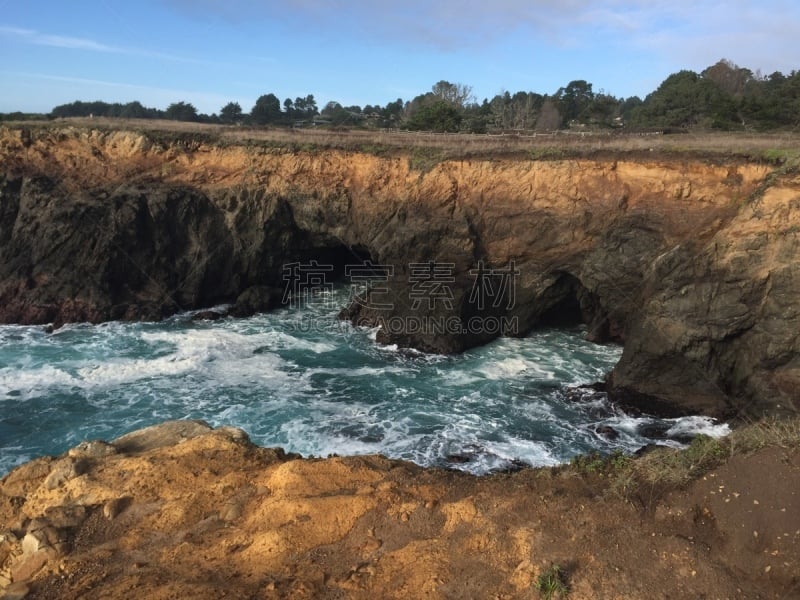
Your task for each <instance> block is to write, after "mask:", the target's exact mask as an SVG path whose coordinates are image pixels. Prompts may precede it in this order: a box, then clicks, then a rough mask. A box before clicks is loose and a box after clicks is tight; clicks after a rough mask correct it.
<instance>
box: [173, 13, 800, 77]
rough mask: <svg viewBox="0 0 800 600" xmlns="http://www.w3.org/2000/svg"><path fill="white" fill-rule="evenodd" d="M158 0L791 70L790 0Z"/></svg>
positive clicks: (334, 23)
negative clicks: (518, 34) (523, 36)
mask: <svg viewBox="0 0 800 600" xmlns="http://www.w3.org/2000/svg"><path fill="white" fill-rule="evenodd" d="M162 1H163V2H164V3H165V4H167V5H169V6H172V7H173V8H176V9H178V10H180V11H181V12H183V13H185V14H190V15H192V16H193V17H194V18H198V19H206V20H208V19H220V18H221V19H224V20H227V21H229V22H232V23H242V22H251V21H254V20H261V21H272V22H276V23H283V24H285V25H288V26H290V27H292V28H294V29H296V30H298V32H302V31H309V30H313V31H315V32H324V33H325V34H327V35H331V36H335V35H341V36H349V37H352V36H358V37H362V38H366V39H370V40H373V41H375V40H377V41H378V42H391V43H393V44H399V45H405V46H411V47H414V48H417V47H420V46H422V47H429V48H434V49H436V50H441V51H457V50H463V49H474V50H478V51H479V50H480V48H481V47H484V46H486V45H488V44H493V43H496V42H498V41H500V40H503V39H504V38H506V37H507V36H508V35H509V34H511V33H513V32H522V33H523V34H526V35H530V36H531V37H535V38H537V39H540V40H543V41H545V42H548V43H549V44H551V45H552V46H554V51H558V49H559V48H562V47H564V46H569V47H570V48H573V49H576V48H577V49H580V48H586V50H587V52H595V53H597V52H598V51H600V52H602V51H603V48H604V45H607V44H614V45H615V46H618V47H623V48H624V47H628V48H630V51H631V52H639V53H641V52H643V51H646V52H648V53H652V55H653V57H654V60H659V61H661V62H662V63H664V64H675V63H677V62H683V63H684V65H686V62H687V60H689V61H691V63H692V64H694V63H696V62H697V61H702V62H703V63H705V62H708V61H709V60H711V61H712V62H716V60H718V59H719V58H721V57H736V60H737V61H741V62H742V63H743V64H744V65H746V66H751V67H752V68H757V67H759V66H760V67H763V68H766V69H769V68H772V69H774V68H783V69H787V68H789V69H792V68H797V66H798V65H790V64H789V63H790V62H791V61H792V60H797V58H796V57H798V56H800V5H798V4H797V3H796V2H790V1H786V0H762V2H759V3H754V2H747V1H745V0H728V1H725V2H723V1H721V0H669V1H664V0H560V1H554V0H493V1H492V2H487V1H485V0H403V1H396V0H393V1H391V2H375V1H374V0H265V1H251V0H162ZM709 64H710V63H709ZM705 66H707V65H705Z"/></svg>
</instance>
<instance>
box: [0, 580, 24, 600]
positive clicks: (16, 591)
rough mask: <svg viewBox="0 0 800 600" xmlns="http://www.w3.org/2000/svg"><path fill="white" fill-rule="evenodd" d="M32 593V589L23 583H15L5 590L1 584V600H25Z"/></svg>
mask: <svg viewBox="0 0 800 600" xmlns="http://www.w3.org/2000/svg"><path fill="white" fill-rule="evenodd" d="M29 593H30V587H29V586H28V585H27V584H26V583H23V582H15V583H12V584H10V585H8V586H7V587H5V588H3V586H2V582H0V600H23V599H24V598H26V597H27V596H28V594H29Z"/></svg>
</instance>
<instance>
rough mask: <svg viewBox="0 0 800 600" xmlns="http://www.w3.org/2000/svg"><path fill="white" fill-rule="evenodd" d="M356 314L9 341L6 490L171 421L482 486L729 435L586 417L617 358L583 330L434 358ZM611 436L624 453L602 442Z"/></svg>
mask: <svg viewBox="0 0 800 600" xmlns="http://www.w3.org/2000/svg"><path fill="white" fill-rule="evenodd" d="M345 301H346V293H345V292H336V293H334V294H333V295H322V296H320V297H318V298H315V299H314V300H313V301H312V302H311V303H309V304H308V305H307V306H305V307H303V308H302V309H293V310H286V309H283V310H278V311H276V312H274V313H270V314H267V315H258V316H255V317H252V318H250V319H240V320H233V319H223V320H219V321H214V322H193V321H191V314H192V313H185V314H182V315H176V316H174V317H172V318H170V319H167V320H165V321H164V322H162V323H157V324H155V323H106V324H102V325H88V324H73V325H68V326H66V327H64V328H61V329H59V330H58V331H57V332H55V333H54V334H52V335H48V334H46V333H44V331H43V329H42V328H40V327H20V326H5V327H0V474H2V473H4V472H6V471H7V470H9V469H11V468H12V467H14V466H15V465H18V464H21V463H22V462H24V461H26V460H29V459H30V458H31V457H33V456H38V455H42V454H58V453H61V452H63V451H65V450H66V449H68V448H69V447H71V446H73V445H75V444H77V443H78V442H80V441H81V440H83V439H90V438H104V439H112V438H114V437H116V436H119V435H121V434H122V433H125V432H127V431H130V430H132V429H136V428H140V427H144V426H146V425H150V424H153V423H156V422H159V421H163V420H166V419H175V418H200V419H205V420H207V421H209V422H210V423H212V424H214V425H220V424H231V425H235V426H239V427H242V428H243V429H245V430H246V431H248V432H249V433H250V435H251V437H252V438H253V440H254V441H255V442H257V443H259V444H263V445H269V446H276V445H278V446H283V447H284V448H286V449H287V450H288V451H293V452H300V453H301V454H307V455H308V454H313V455H317V456H325V455H328V454H333V453H335V454H339V455H345V454H365V453H382V454H385V455H387V456H390V457H395V458H403V459H408V460H412V461H415V462H417V463H419V464H422V465H435V466H446V467H451V468H458V469H463V470H465V471H469V472H472V473H476V474H480V473H486V472H489V471H492V470H496V469H505V468H514V467H516V466H517V465H520V464H529V465H553V464H557V463H559V462H563V461H566V460H569V459H570V458H571V457H572V456H574V455H575V454H577V453H582V452H587V451H590V450H600V451H612V450H614V449H618V448H619V449H623V450H625V451H630V452H632V451H635V450H636V449H638V448H639V447H641V446H642V445H644V444H647V443H660V444H667V445H680V440H681V439H684V438H686V437H687V436H691V435H693V434H696V433H705V434H707V435H714V436H719V435H725V434H726V433H727V431H728V429H727V425H725V424H719V423H715V422H713V421H712V420H710V419H706V418H702V417H684V418H682V419H672V420H670V419H656V418H653V417H631V416H629V415H626V414H624V413H623V412H621V411H620V410H619V409H617V408H615V407H613V406H611V405H610V404H609V403H608V401H607V399H606V398H605V396H604V395H603V394H600V393H597V392H591V393H589V392H587V393H586V394H585V395H584V396H583V397H581V398H580V399H579V401H577V402H576V401H574V396H575V394H574V393H573V394H571V395H568V394H566V393H565V392H566V390H567V387H568V386H575V385H581V384H587V383H592V382H594V381H598V380H600V379H602V377H603V376H604V375H605V374H606V373H607V372H608V371H609V370H610V369H611V368H612V367H613V365H614V364H615V363H616V361H617V360H618V359H619V356H620V352H621V349H620V348H618V347H615V346H602V345H595V344H590V343H588V342H586V341H584V340H583V339H582V331H581V330H579V329H574V330H568V331H555V330H546V331H537V332H534V333H533V334H531V335H530V336H529V337H527V338H524V339H510V338H508V339H500V340H496V341H495V342H494V343H492V344H489V345H487V346H485V347H483V348H476V349H473V350H470V351H468V352H465V353H464V354H462V355H458V356H440V355H426V354H422V353H418V352H413V351H407V350H403V349H398V348H397V347H396V346H379V345H377V344H376V343H375V336H376V335H377V330H376V329H367V328H359V327H353V326H351V325H349V324H347V323H341V322H338V321H336V319H335V315H336V312H337V311H338V308H339V306H341V305H342V304H343V303H344V302H345ZM309 323H310V324H311V325H310V326H309ZM568 396H570V397H573V400H570V399H569V398H568ZM603 425H607V426H610V427H613V428H614V430H615V431H616V432H617V433H618V434H619V435H618V437H617V438H616V439H614V440H611V439H607V438H606V437H604V436H603V435H600V434H598V433H597V429H598V427H600V426H603ZM671 438H677V441H676V439H671Z"/></svg>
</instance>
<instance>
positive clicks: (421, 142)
mask: <svg viewBox="0 0 800 600" xmlns="http://www.w3.org/2000/svg"><path fill="white" fill-rule="evenodd" d="M8 125H10V126H12V127H13V126H24V127H31V128H35V127H53V126H55V127H59V126H61V127H63V126H76V127H88V128H94V129H116V130H119V129H123V130H131V131H141V132H145V133H148V134H155V135H157V137H163V136H164V135H165V134H166V135H169V134H174V135H175V136H179V137H184V136H187V135H190V136H197V137H202V138H204V139H205V140H207V141H209V142H216V143H222V144H248V143H254V144H263V145H269V146H281V147H286V148H289V149H295V150H313V149H321V148H336V149H342V150H349V151H359V152H367V153H370V154H376V155H392V154H393V153H396V152H397V151H405V152H408V151H412V152H414V153H420V149H422V154H424V155H427V158H429V159H433V160H442V159H447V158H471V157H481V158H484V157H492V156H510V155H514V156H518V157H520V158H533V159H558V158H579V157H584V156H585V157H592V156H597V155H603V154H620V153H622V154H634V155H642V154H647V153H653V154H654V155H655V156H658V155H685V156H698V157H701V158H706V159H709V160H714V159H719V160H724V159H731V158H738V159H744V160H759V161H765V162H769V163H773V164H782V163H784V162H786V161H787V160H788V161H796V160H798V158H800V133H742V132H736V133H725V132H699V133H682V134H669V135H664V134H658V133H646V134H637V133H619V132H612V133H601V132H572V131H561V132H556V133H537V134H534V133H530V132H527V133H520V134H498V135H492V134H434V133H428V132H406V131H399V130H371V131H370V130H357V129H355V130H330V129H322V128H313V127H311V128H298V129H290V128H264V127H261V128H252V127H239V126H228V125H208V124H200V123H188V122H179V121H163V120H142V119H128V120H126V119H108V118H94V119H89V118H71V119H58V120H55V121H41V122H36V121H34V122H25V123H19V124H13V123H9V124H8Z"/></svg>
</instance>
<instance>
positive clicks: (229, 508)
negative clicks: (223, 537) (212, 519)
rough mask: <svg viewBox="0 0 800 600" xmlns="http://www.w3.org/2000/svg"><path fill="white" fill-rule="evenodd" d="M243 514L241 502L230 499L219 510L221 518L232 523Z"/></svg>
mask: <svg viewBox="0 0 800 600" xmlns="http://www.w3.org/2000/svg"><path fill="white" fill-rule="evenodd" d="M241 516H242V505H241V504H240V503H239V502H235V501H228V502H226V503H225V505H224V506H223V507H222V510H220V511H219V518H220V519H222V520H223V521H226V522H228V523H230V522H231V521H235V520H236V519H238V518H239V517H241Z"/></svg>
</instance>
